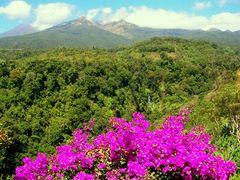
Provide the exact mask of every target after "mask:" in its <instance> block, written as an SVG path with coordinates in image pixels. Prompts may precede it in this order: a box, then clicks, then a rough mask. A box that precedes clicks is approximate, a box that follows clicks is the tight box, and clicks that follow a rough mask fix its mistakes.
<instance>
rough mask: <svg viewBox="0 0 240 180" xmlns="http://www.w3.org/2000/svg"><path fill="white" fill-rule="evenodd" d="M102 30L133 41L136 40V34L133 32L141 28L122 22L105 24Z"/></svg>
mask: <svg viewBox="0 0 240 180" xmlns="http://www.w3.org/2000/svg"><path fill="white" fill-rule="evenodd" d="M102 28H103V29H105V30H107V31H110V32H112V33H115V34H119V35H122V36H125V37H127V38H130V39H132V38H134V34H133V33H132V32H133V31H134V30H137V29H139V28H140V27H139V26H137V25H135V24H132V23H129V22H127V21H125V20H120V21H116V22H111V23H107V24H104V25H103V26H102Z"/></svg>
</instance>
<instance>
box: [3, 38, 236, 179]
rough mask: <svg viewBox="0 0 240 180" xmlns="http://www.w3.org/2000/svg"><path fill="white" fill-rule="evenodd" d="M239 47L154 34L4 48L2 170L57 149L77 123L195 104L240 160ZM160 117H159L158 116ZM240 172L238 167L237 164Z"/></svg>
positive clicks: (199, 120) (227, 151)
mask: <svg viewBox="0 0 240 180" xmlns="http://www.w3.org/2000/svg"><path fill="white" fill-rule="evenodd" d="M239 69H240V51H239V50H237V49H232V48H229V47H222V46H218V45H216V44H214V43H209V42H205V41H194V40H184V39H178V38H153V39H151V40H147V41H144V42H141V43H137V44H135V45H132V46H129V47H122V48H116V49H107V50H105V49H96V48H93V49H70V48H59V49H53V50H47V51H27V50H4V49H2V50H0V164H1V166H0V177H2V178H6V177H7V176H11V175H12V174H13V173H14V169H15V167H16V166H19V165H20V164H21V159H22V158H23V157H25V156H30V157H34V155H36V154H37V152H46V153H53V152H54V150H55V147H56V146H57V145H60V144H63V143H66V142H68V140H69V138H70V136H71V134H72V132H73V131H74V130H75V129H76V128H81V127H83V123H84V122H87V121H88V120H89V119H90V118H93V119H95V120H96V126H95V127H94V131H93V132H94V134H99V133H101V132H104V131H105V130H106V128H107V122H108V119H109V118H110V117H114V116H118V117H126V118H129V117H130V116H131V114H132V112H134V111H139V112H143V113H144V114H146V115H147V118H148V119H149V120H150V121H152V124H153V126H154V124H156V123H159V122H162V120H163V118H164V117H165V116H166V115H169V114H176V113H177V112H179V110H180V109H181V108H182V107H183V106H186V107H190V108H191V111H192V114H191V119H192V121H191V122H190V123H191V125H194V126H196V125H199V126H203V127H205V128H206V129H207V131H208V132H209V133H211V134H213V138H214V143H215V144H216V145H217V146H218V147H219V148H220V151H219V153H220V155H221V156H222V157H223V158H225V159H230V160H233V161H235V162H236V163H237V166H238V168H239V167H240V162H239V159H240V132H239V126H240V122H239V121H240V72H239ZM156 119H158V121H154V120H156ZM238 173H239V169H238Z"/></svg>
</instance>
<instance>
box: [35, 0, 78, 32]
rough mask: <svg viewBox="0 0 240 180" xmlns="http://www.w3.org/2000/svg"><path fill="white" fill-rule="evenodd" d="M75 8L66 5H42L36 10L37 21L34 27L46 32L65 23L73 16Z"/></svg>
mask: <svg viewBox="0 0 240 180" xmlns="http://www.w3.org/2000/svg"><path fill="white" fill-rule="evenodd" d="M73 9H74V6H72V5H70V4H66V3H49V4H41V5H39V6H38V8H37V9H36V10H35V13H36V20H35V22H34V23H33V27H35V28H37V29H39V30H44V29H47V28H49V27H52V26H53V25H56V24H58V23H61V22H63V21H64V20H66V19H67V18H68V17H69V16H70V15H71V14H72V10H73Z"/></svg>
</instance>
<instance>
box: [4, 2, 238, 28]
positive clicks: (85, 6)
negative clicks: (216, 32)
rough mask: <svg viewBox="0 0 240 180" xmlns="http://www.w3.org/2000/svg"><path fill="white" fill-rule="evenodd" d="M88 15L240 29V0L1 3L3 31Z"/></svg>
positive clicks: (153, 23)
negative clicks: (21, 25)
mask: <svg viewBox="0 0 240 180" xmlns="http://www.w3.org/2000/svg"><path fill="white" fill-rule="evenodd" d="M80 16H87V17H88V18H89V19H90V20H99V21H102V22H104V23H107V22H111V21H117V20H120V19H125V20H127V21H129V22H132V23H135V24H137V25H139V26H146V27H154V28H185V29H209V28H213V27H214V28H219V29H221V30H227V29H229V30H232V31H236V30H240V0H145V1H144V0H88V1H86V0H68V1H66V0H65V1H64V0H62V1H60V0H25V1H24V0H15V1H12V0H1V1H0V22H1V23H0V32H4V31H7V30H9V29H11V28H13V27H15V26H17V25H19V24H21V23H31V24H32V25H33V26H34V27H35V28H37V29H39V30H43V29H46V28H48V27H51V26H53V25H56V24H58V23H61V22H64V21H67V20H70V19H75V18H78V17H80Z"/></svg>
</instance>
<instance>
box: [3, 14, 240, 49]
mask: <svg viewBox="0 0 240 180" xmlns="http://www.w3.org/2000/svg"><path fill="white" fill-rule="evenodd" d="M12 31H13V33H11V31H10V32H7V34H9V33H10V34H13V35H14V33H16V32H18V28H16V29H13V30H12ZM20 31H22V29H21V28H20ZM27 33H28V32H27V31H26V35H22V36H12V37H5V38H1V39H0V48H15V49H18V48H26V49H28V48H31V49H34V48H37V49H48V48H57V47H88V48H92V47H97V48H112V47H119V46H123V45H126V44H132V43H134V42H139V41H142V40H147V39H150V38H152V37H179V38H186V39H195V40H206V41H210V42H213V43H218V44H221V45H227V46H232V47H234V46H237V47H239V44H240V35H239V32H238V31H236V32H231V31H220V30H217V29H210V30H209V31H203V30H186V29H153V28H146V27H139V26H137V25H135V24H132V23H129V22H126V21H124V20H120V21H116V22H111V23H107V24H102V23H99V22H94V21H90V20H88V19H86V18H85V17H82V18H80V19H76V20H73V21H69V22H65V23H62V24H59V25H57V26H54V27H52V28H49V29H46V30H44V31H40V32H36V33H32V34H27ZM22 34H24V33H22ZM20 35H21V34H20Z"/></svg>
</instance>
